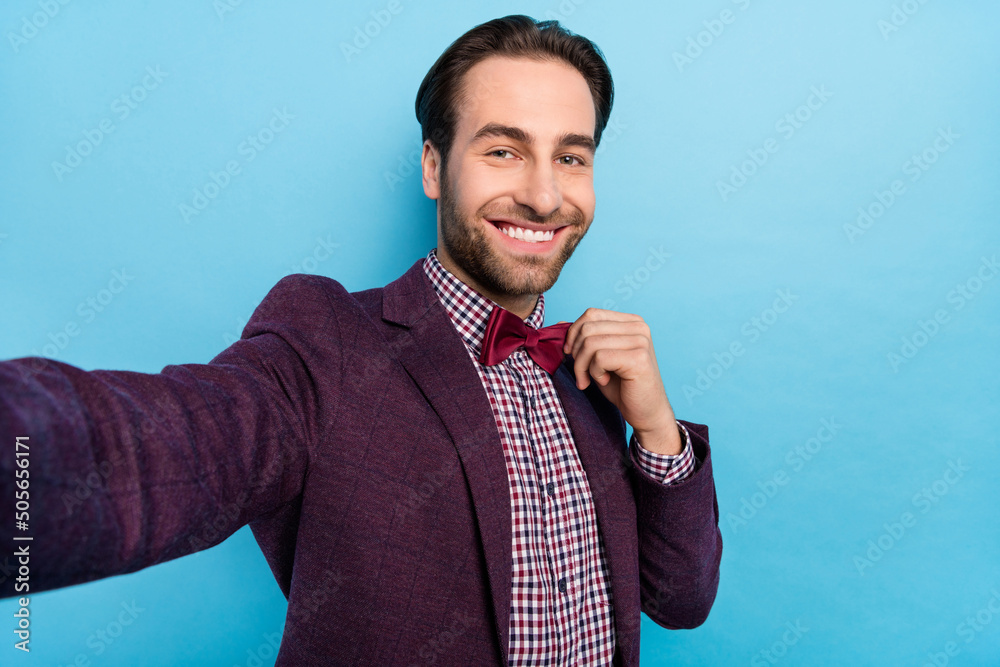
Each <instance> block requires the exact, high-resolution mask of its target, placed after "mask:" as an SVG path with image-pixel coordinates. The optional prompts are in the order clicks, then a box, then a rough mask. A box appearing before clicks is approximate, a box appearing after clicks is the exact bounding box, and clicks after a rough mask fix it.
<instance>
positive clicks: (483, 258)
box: [440, 168, 587, 296]
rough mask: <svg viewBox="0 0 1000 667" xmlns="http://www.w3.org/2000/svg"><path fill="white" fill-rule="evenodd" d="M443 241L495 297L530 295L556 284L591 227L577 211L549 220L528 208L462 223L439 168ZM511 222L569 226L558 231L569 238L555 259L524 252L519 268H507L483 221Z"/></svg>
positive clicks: (482, 215) (488, 214) (485, 214)
mask: <svg viewBox="0 0 1000 667" xmlns="http://www.w3.org/2000/svg"><path fill="white" fill-rule="evenodd" d="M440 205H441V238H442V240H443V242H444V247H445V250H447V252H448V254H449V255H450V256H451V258H452V260H453V261H454V262H455V263H456V264H457V265H458V266H460V267H461V268H462V270H464V271H465V272H466V274H468V275H469V277H470V278H472V279H473V280H475V281H476V282H478V283H479V285H480V286H481V287H482V288H483V289H485V290H488V291H490V292H493V293H495V294H507V295H511V296H527V295H534V294H541V293H543V292H547V291H548V290H549V289H551V288H552V286H553V285H555V284H556V280H557V279H558V278H559V273H560V272H561V271H562V268H563V265H565V264H566V261H567V260H568V259H569V258H570V256H571V255H572V254H573V251H574V250H576V246H577V245H579V243H580V241H581V240H582V239H583V236H584V234H586V233H587V229H586V227H585V226H584V218H583V213H582V212H581V211H580V210H579V209H574V210H573V211H572V212H571V213H569V214H567V215H563V214H560V213H559V212H558V211H557V212H556V213H553V214H552V215H550V216H549V217H548V218H544V217H541V216H537V215H535V214H534V213H532V212H531V210H530V209H527V208H526V207H521V209H520V210H516V211H513V212H503V211H490V212H487V210H486V207H483V208H481V209H480V210H479V211H477V212H476V217H475V218H474V219H472V220H463V219H462V218H461V216H460V214H459V211H458V207H457V204H456V201H455V195H454V192H453V191H452V189H451V187H450V185H449V183H448V180H447V177H446V176H445V170H444V169H443V168H442V170H441V200H440ZM494 217H496V218H508V217H509V218H512V219H514V220H526V221H530V222H535V223H538V224H549V225H554V224H568V225H570V227H569V228H567V229H565V230H563V231H562V232H560V234H564V235H565V234H568V235H569V238H568V239H567V240H565V241H563V245H562V248H561V249H560V251H559V253H558V254H557V255H556V256H555V257H554V258H553V259H546V258H542V257H537V256H534V255H530V254H525V255H524V256H522V257H521V258H519V259H518V260H517V265H516V266H509V265H508V264H507V261H508V260H507V259H506V258H505V257H502V256H500V255H498V254H497V253H496V252H494V250H493V248H492V246H491V245H490V242H489V241H488V239H487V236H486V235H487V233H488V232H487V231H486V229H485V228H484V227H483V226H482V222H481V221H482V220H483V219H484V218H494Z"/></svg>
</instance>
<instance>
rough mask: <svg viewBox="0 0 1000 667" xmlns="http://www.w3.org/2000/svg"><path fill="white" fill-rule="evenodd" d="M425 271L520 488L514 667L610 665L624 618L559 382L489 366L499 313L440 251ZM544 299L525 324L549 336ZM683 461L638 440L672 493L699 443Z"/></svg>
mask: <svg viewBox="0 0 1000 667" xmlns="http://www.w3.org/2000/svg"><path fill="white" fill-rule="evenodd" d="M423 268H424V271H425V272H426V274H427V276H428V277H429V278H430V281H431V283H432V284H433V285H434V289H435V290H436V292H437V294H438V297H439V298H440V300H441V303H442V304H443V305H444V307H445V310H447V311H448V315H449V316H450V317H451V320H452V322H453V323H454V325H455V328H456V329H457V330H458V332H459V334H461V336H462V339H463V340H464V341H465V346H466V349H467V350H468V352H469V355H470V356H471V357H472V359H473V361H474V363H475V366H476V369H477V370H478V371H479V377H480V378H481V379H482V381H483V386H484V388H485V389H486V393H487V395H488V396H489V399H490V405H491V406H492V408H493V414H494V417H495V418H496V423H497V429H498V430H499V432H500V442H501V443H502V445H503V453H504V459H505V460H506V462H507V476H508V478H509V482H510V501H511V514H512V516H511V526H512V529H513V531H512V532H513V544H512V545H511V546H512V554H513V573H512V574H513V576H512V590H511V607H510V650H509V665H511V666H521V665H581V664H586V665H610V664H611V661H612V657H613V656H614V652H615V634H614V609H613V607H612V601H611V588H610V582H609V578H608V571H607V563H606V559H605V555H604V544H603V542H602V540H601V535H600V533H599V532H598V530H597V515H596V513H595V512H594V505H593V497H592V496H591V493H590V487H589V485H588V482H587V475H586V472H585V471H584V469H583V466H582V465H581V463H580V459H579V457H578V455H577V451H576V446H575V445H574V443H573V436H572V434H571V432H570V428H569V423H568V422H567V420H566V414H565V412H564V411H563V407H562V403H560V401H559V397H558V395H557V394H556V390H555V386H554V385H553V383H552V377H551V376H550V375H549V374H548V373H547V372H546V371H545V370H544V369H542V368H541V367H540V366H538V365H537V364H536V363H535V362H534V361H532V359H531V358H530V357H529V356H528V355H527V352H526V351H525V349H524V348H523V347H520V348H518V349H516V350H515V351H514V352H513V353H511V355H510V356H509V357H508V358H507V359H506V360H504V361H503V362H501V363H499V364H496V365H494V366H484V365H483V364H481V363H480V362H479V354H480V351H481V349H482V340H483V335H484V333H485V332H486V323H487V320H488V319H489V315H490V312H491V310H492V309H493V307H494V306H495V305H496V304H495V303H494V302H493V301H492V300H490V299H487V298H486V297H484V296H483V295H481V294H479V293H478V292H477V291H475V290H474V289H472V288H471V287H469V286H468V285H466V284H465V283H463V282H462V281H460V280H459V279H458V278H456V277H455V276H454V275H452V274H451V273H450V272H449V271H448V270H447V269H445V268H444V267H443V266H442V265H441V262H440V261H439V260H438V258H437V254H436V252H435V250H434V249H432V250H431V251H430V252H429V253H427V257H426V259H425V260H424V263H423ZM544 314H545V303H544V295H539V297H538V303H537V304H536V305H535V309H534V310H533V311H532V313H531V315H529V316H528V318H527V319H525V324H527V325H528V326H531V327H534V328H536V329H537V328H540V327H541V326H542V322H543V321H544ZM678 426H680V428H681V431H682V433H683V435H684V441H685V442H684V447H683V450H682V451H681V453H680V454H679V455H677V456H665V455H662V454H656V453H654V452H650V451H647V450H646V449H644V448H643V447H642V446H641V445H639V443H638V441H637V440H636V439H635V437H634V436H633V437H632V439H631V441H630V445H629V448H630V451H631V452H632V460H633V462H634V463H635V464H636V465H638V466H639V467H640V468H641V469H642V470H644V471H645V472H647V473H648V474H650V475H651V476H652V477H654V478H655V479H657V480H659V481H661V482H662V483H664V484H671V483H675V482H678V481H680V480H682V479H684V478H685V477H687V476H688V475H690V474H691V473H692V472H693V471H694V469H695V459H694V455H693V454H692V450H691V440H690V436H689V435H688V433H687V429H685V428H684V427H683V425H681V424H680V423H678Z"/></svg>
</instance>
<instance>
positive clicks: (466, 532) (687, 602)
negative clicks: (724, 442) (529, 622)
mask: <svg viewBox="0 0 1000 667" xmlns="http://www.w3.org/2000/svg"><path fill="white" fill-rule="evenodd" d="M422 261H423V260H422V259H420V260H418V261H417V262H415V263H414V264H413V266H412V267H410V269H409V270H408V271H407V272H406V273H405V274H404V275H403V276H402V277H400V278H399V279H397V280H395V281H394V282H392V283H390V284H389V285H387V286H386V287H384V288H379V289H370V290H365V291H361V292H354V293H349V292H347V291H346V290H345V289H344V288H343V287H342V286H341V285H340V284H339V283H338V282H336V281H334V280H331V279H329V278H326V277H322V276H313V275H302V274H296V275H290V276H287V277H285V278H282V279H281V280H280V281H279V282H278V283H277V284H276V285H275V286H274V287H273V288H272V289H271V291H270V292H269V293H268V294H267V296H266V297H265V298H264V300H263V301H262V302H261V303H260V305H259V306H258V307H257V309H256V310H255V311H254V313H253V316H252V317H251V319H250V322H249V323H248V324H247V325H246V328H245V329H244V331H243V336H242V338H241V339H240V340H239V341H237V342H236V343H234V344H233V345H231V346H230V347H228V348H227V349H225V350H223V351H222V352H221V353H220V354H219V355H218V356H217V357H215V358H214V359H212V361H211V362H209V363H208V364H179V365H170V366H166V367H164V369H163V370H162V371H161V372H160V373H156V374H151V373H134V372H130V371H106V370H95V371H89V372H88V371H83V370H81V369H79V368H76V367H74V366H71V365H68V364H64V363H61V362H57V361H51V360H43V359H40V358H37V357H30V358H23V359H14V360H10V361H5V362H2V363H0V441H2V442H3V447H2V448H0V449H2V455H0V462H2V471H0V495H2V496H3V497H4V498H12V497H13V496H14V492H15V487H14V480H15V477H14V469H15V464H14V452H13V446H12V443H13V442H14V438H15V437H16V436H28V437H29V438H30V440H29V443H30V445H31V449H30V452H31V453H30V468H29V470H30V479H31V486H30V502H31V510H30V514H31V520H30V530H29V531H28V533H27V534H30V535H33V536H34V537H35V540H34V542H33V543H32V546H31V591H32V592H38V591H40V590H47V589H51V588H57V587H60V586H69V585H73V584H79V583H83V582H87V581H91V580H94V579H98V578H102V577H108V576H112V575H116V574H123V573H127V572H133V571H135V570H139V569H142V568H145V567H149V566H150V565H154V564H156V563H162V562H164V561H167V560H171V559H173V558H178V557H180V556H184V555H186V554H190V553H193V552H195V551H198V550H200V549H205V548H208V547H211V546H213V545H215V544H218V543H220V542H222V541H223V540H224V539H226V538H227V537H228V536H229V535H231V534H232V533H234V532H235V531H236V530H237V529H239V528H240V527H242V526H244V525H247V524H249V525H250V528H251V530H252V531H253V534H254V536H255V537H256V539H257V542H258V544H259V545H260V548H261V550H262V551H263V553H264V555H265V556H266V558H267V561H268V563H269V564H270V567H271V570H272V572H273V573H274V577H275V579H276V580H277V582H278V585H279V586H280V587H281V590H282V592H284V594H285V596H286V597H287V598H288V612H287V617H286V620H285V628H284V635H283V637H282V641H281V647H280V650H279V653H278V657H277V664H278V665H331V664H345V665H346V664H351V665H380V666H382V665H411V664H428V663H433V664H444V665H488V664H493V665H506V664H507V645H508V621H509V610H510V594H511V509H510V492H509V489H508V480H507V471H506V466H505V464H504V457H503V450H502V448H501V445H500V436H499V434H498V432H497V427H496V423H495V421H494V418H493V414H492V411H491V409H490V405H489V401H488V398H487V395H486V392H485V390H484V388H483V385H482V383H481V381H480V379H479V376H478V374H477V373H476V369H475V368H474V366H473V362H472V360H471V359H470V358H469V355H468V353H467V352H466V350H465V347H464V345H463V342H462V340H461V338H460V337H459V335H458V333H457V332H456V331H455V328H454V326H453V325H452V323H451V320H450V319H449V318H448V315H447V313H446V312H445V310H444V307H443V306H442V305H441V303H440V302H439V301H438V298H437V296H436V294H435V293H434V290H433V287H432V286H431V284H430V283H429V281H428V280H427V277H426V276H425V275H424V272H423V269H422V268H421V262H422ZM554 382H555V387H556V390H557V392H558V395H559V398H560V400H561V401H562V404H563V406H564V407H565V410H566V415H567V417H568V419H569V424H570V427H571V429H572V432H573V439H574V441H575V442H576V446H577V449H578V451H579V454H580V460H581V461H582V463H583V467H584V469H585V470H586V472H587V477H588V480H589V483H590V488H591V491H592V493H593V496H594V504H595V508H596V511H597V520H598V525H599V529H600V532H601V535H602V537H603V540H604V545H605V548H606V555H607V559H608V566H609V569H610V574H611V589H612V598H613V599H612V602H613V605H614V613H615V630H616V636H617V640H616V644H617V652H616V655H615V662H614V664H615V665H638V664H639V619H640V615H639V611H640V609H641V610H642V611H645V612H646V613H647V614H648V615H649V616H650V618H652V619H653V620H654V621H655V622H656V623H658V624H660V625H662V626H663V627H666V628H672V629H673V628H691V627H695V626H697V625H700V624H701V623H702V622H704V620H705V618H706V617H707V615H708V612H709V610H710V609H711V607H712V603H713V602H714V600H715V595H716V590H717V588H718V581H719V558H720V556H721V553H722V542H721V535H720V533H719V527H718V521H719V511H718V504H717V501H716V496H715V486H714V482H713V479H712V462H711V458H710V454H709V447H708V429H707V428H706V427H705V426H702V425H699V424H691V423H687V422H685V425H686V426H687V428H688V429H689V430H690V432H691V436H692V442H693V445H694V452H695V455H696V457H697V458H698V461H699V465H698V469H697V471H696V472H695V473H694V474H693V475H692V476H691V477H689V478H688V479H686V480H685V481H683V482H681V483H679V484H676V485H671V486H663V485H662V484H660V483H658V482H656V481H655V480H653V479H652V478H650V477H649V476H647V475H646V473H644V472H643V471H642V470H640V469H639V468H638V467H637V466H634V465H633V464H632V461H631V459H630V457H629V454H628V449H627V444H626V440H625V423H624V421H623V420H622V417H621V414H620V413H619V412H618V410H617V409H616V408H615V407H614V406H613V405H612V404H611V403H609V402H608V401H607V400H605V399H604V397H603V395H602V394H601V393H600V391H599V390H598V389H597V387H596V384H591V385H590V387H589V388H588V389H587V390H585V391H580V390H578V389H577V388H576V387H575V384H574V380H573V374H572V371H571V365H570V358H569V357H567V359H566V360H565V361H564V363H563V365H562V366H561V367H560V368H559V370H558V371H557V372H556V374H555V375H554ZM0 523H2V532H0V543H3V544H5V545H9V544H13V542H12V541H11V537H12V534H13V533H14V513H13V512H4V513H3V515H2V518H0ZM19 534H25V533H19ZM0 595H2V596H3V597H10V596H15V595H17V596H19V597H20V596H23V595H24V594H23V593H17V592H15V589H14V579H13V578H9V579H7V580H5V581H4V582H3V583H2V586H0Z"/></svg>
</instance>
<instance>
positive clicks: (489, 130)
mask: <svg viewBox="0 0 1000 667" xmlns="http://www.w3.org/2000/svg"><path fill="white" fill-rule="evenodd" d="M493 137H507V138H508V139H510V140H512V141H517V142H519V143H522V144H527V145H529V146H530V145H533V144H534V143H535V137H534V136H533V135H532V134H531V133H530V132H528V131H526V130H523V129H521V128H519V127H512V126H510V125H504V124H502V123H487V124H486V125H483V126H482V127H481V128H480V129H479V131H478V132H476V134H475V136H474V137H472V143H475V142H477V141H479V140H480V139H486V138H493ZM556 146H558V147H560V148H561V147H563V146H577V147H579V148H583V149H585V150H587V151H590V153H591V154H594V153H595V152H596V151H597V145H596V144H595V143H594V138H593V137H589V136H587V135H586V134H579V133H576V132H565V133H563V134H561V135H560V136H559V138H558V139H557V140H556Z"/></svg>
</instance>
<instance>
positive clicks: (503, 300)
mask: <svg viewBox="0 0 1000 667" xmlns="http://www.w3.org/2000/svg"><path fill="white" fill-rule="evenodd" d="M437 257H438V261H439V262H441V266H443V267H444V268H446V269H448V272H449V273H451V274H452V275H453V276H455V277H456V278H458V279H459V280H461V281H462V282H463V283H465V284H466V285H468V286H469V287H471V288H472V289H474V290H476V291H477V292H479V293H480V294H482V295H483V296H485V297H486V298H487V299H491V300H492V301H495V302H496V303H497V305H499V306H500V307H501V308H503V309H504V310H509V311H510V312H512V313H514V314H515V315H517V316H518V317H520V318H521V319H522V320H523V319H525V318H526V317H528V315H531V311H533V310H534V309H535V304H536V303H538V295H537V294H507V293H506V292H495V291H493V290H489V289H486V288H485V287H483V286H482V285H480V284H479V281H477V280H475V279H474V278H473V277H472V276H470V275H469V274H468V273H466V272H465V271H464V270H462V268H461V267H460V266H458V265H457V264H455V262H453V261H452V259H451V257H450V256H449V255H448V253H447V251H445V250H444V248H442V247H441V246H440V245H439V246H438V249H437Z"/></svg>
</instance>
